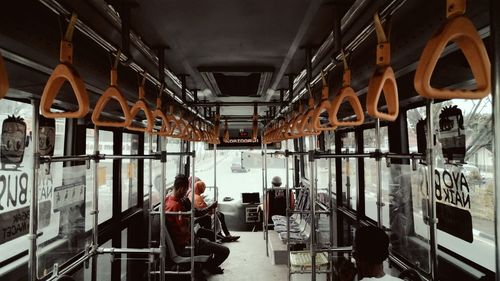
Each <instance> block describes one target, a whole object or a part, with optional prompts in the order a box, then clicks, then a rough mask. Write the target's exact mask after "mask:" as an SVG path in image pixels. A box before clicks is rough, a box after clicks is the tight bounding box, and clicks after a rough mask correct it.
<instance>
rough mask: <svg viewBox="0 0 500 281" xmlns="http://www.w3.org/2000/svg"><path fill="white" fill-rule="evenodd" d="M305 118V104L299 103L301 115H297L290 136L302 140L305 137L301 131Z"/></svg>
mask: <svg viewBox="0 0 500 281" xmlns="http://www.w3.org/2000/svg"><path fill="white" fill-rule="evenodd" d="M303 118H304V104H303V103H299V113H297V117H295V120H294V122H293V124H292V125H291V126H290V134H291V135H293V136H294V137H295V138H300V137H303V136H304V135H302V134H301V132H300V131H299V129H300V126H301V124H302V119H303Z"/></svg>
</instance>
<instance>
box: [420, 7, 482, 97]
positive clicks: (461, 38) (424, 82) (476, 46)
mask: <svg viewBox="0 0 500 281" xmlns="http://www.w3.org/2000/svg"><path fill="white" fill-rule="evenodd" d="M465 6H466V0H448V1H447V14H446V16H447V20H446V22H445V23H444V24H443V26H442V27H441V28H439V30H438V32H437V33H436V34H434V35H433V36H432V38H431V39H430V40H429V42H427V45H426V46H425V49H424V51H423V53H422V55H421V57H420V61H419V63H418V66H417V71H416V73H415V80H414V86H415V90H416V91H417V92H418V93H419V94H420V95H421V96H423V97H425V98H429V99H453V98H459V99H481V98H484V97H486V96H487V95H488V94H490V92H491V66H490V59H489V57H488V53H487V52H486V48H485V46H484V43H483V41H482V40H481V37H479V34H478V32H477V30H476V28H475V27H474V24H473V23H472V22H471V21H470V20H469V19H468V18H467V17H466V16H465V15H464V14H465ZM449 42H455V43H457V46H458V47H459V48H460V50H462V52H463V54H464V56H465V58H466V59H467V62H468V63H469V66H470V68H471V71H472V75H473V76H474V78H475V80H476V86H477V89H476V90H466V89H446V88H443V89H438V88H434V87H432V86H431V84H430V81H431V77H432V73H433V72H434V69H435V68H436V64H437V61H438V60H439V58H440V56H441V53H442V52H443V50H444V48H445V47H446V45H447V44H448V43H449Z"/></svg>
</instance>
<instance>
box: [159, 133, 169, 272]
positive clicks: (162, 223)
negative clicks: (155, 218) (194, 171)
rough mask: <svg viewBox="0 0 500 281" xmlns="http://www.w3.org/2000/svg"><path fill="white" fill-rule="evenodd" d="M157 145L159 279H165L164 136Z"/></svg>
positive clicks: (165, 143)
mask: <svg viewBox="0 0 500 281" xmlns="http://www.w3.org/2000/svg"><path fill="white" fill-rule="evenodd" d="M158 146H159V147H160V149H161V185H160V188H161V191H160V281H165V258H166V255H167V247H166V244H165V243H166V241H165V239H166V233H165V231H167V228H166V226H165V188H166V176H167V174H166V170H167V150H166V148H167V141H166V138H165V137H160V140H159V144H158Z"/></svg>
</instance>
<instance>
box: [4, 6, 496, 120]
mask: <svg viewBox="0 0 500 281" xmlns="http://www.w3.org/2000/svg"><path fill="white" fill-rule="evenodd" d="M44 1H49V2H57V3H59V4H61V5H63V6H64V7H65V8H66V9H67V10H69V11H73V10H74V11H77V12H78V15H79V18H80V19H81V20H82V21H83V22H84V23H85V24H87V25H88V26H89V27H90V28H91V29H93V30H94V31H95V32H96V33H97V34H99V35H100V36H102V37H103V38H105V39H106V40H107V41H108V42H110V43H111V44H112V45H113V46H120V45H121V34H120V26H119V25H117V24H116V23H115V22H113V20H112V17H111V16H110V15H109V13H110V11H113V9H112V8H110V7H111V6H112V7H114V9H115V10H119V5H120V2H119V1H117V0H114V1H112V2H105V1H104V0H88V1H83V0H81V1H71V0H57V1H56V0H44ZM394 2H396V3H403V5H401V6H400V8H398V10H397V11H396V13H395V14H394V15H393V18H392V32H391V42H392V46H391V49H392V63H393V68H394V70H395V71H396V76H397V78H398V86H399V92H400V99H401V100H402V101H403V104H404V102H405V101H406V102H408V101H411V100H412V99H414V97H415V96H416V93H415V91H414V89H413V83H412V81H413V75H414V70H415V68H416V62H417V61H418V59H419V56H420V54H421V51H422V49H423V47H424V45H425V43H426V41H427V40H428V38H430V37H431V35H432V33H433V32H434V31H435V30H436V29H437V28H438V27H439V25H440V24H441V23H442V22H443V20H444V3H445V1H444V0H443V1H430V2H429V1H419V0H406V1H398V0H380V1H369V0H366V1H365V0H356V2H355V3H356V4H354V5H353V3H354V0H352V1H351V0H341V1H339V0H317V1H304V0H274V1H235V0H220V1H174V0H149V1H136V5H135V7H134V8H133V9H132V10H131V29H132V31H133V32H134V33H135V34H137V35H138V37H139V38H140V39H141V40H142V41H143V42H144V43H145V44H146V45H147V46H148V47H149V48H151V49H154V48H156V47H158V46H160V45H163V46H168V48H169V49H168V50H167V51H166V53H165V54H166V67H167V68H168V69H169V70H171V71H172V72H173V73H174V74H176V75H180V74H186V75H189V76H188V77H187V78H186V81H187V87H188V89H190V90H193V89H198V92H199V97H200V98H201V99H204V98H206V99H208V100H209V101H222V102H224V101H231V102H234V101H255V100H260V101H268V100H270V99H276V98H277V97H278V96H279V95H276V94H275V93H274V92H275V91H276V90H279V89H280V88H286V87H287V84H288V79H287V77H286V76H285V74H287V73H295V74H298V73H300V71H302V70H303V69H304V68H305V66H306V60H305V55H304V54H305V50H304V48H305V47H306V46H312V47H313V50H314V51H316V50H317V48H318V46H319V45H320V44H321V43H322V42H323V41H324V40H325V39H326V38H327V36H328V35H329V34H330V32H331V30H332V26H333V16H332V15H333V9H334V7H336V8H337V9H339V10H338V11H339V12H340V14H341V15H345V14H346V13H347V14H349V13H350V12H352V11H353V10H362V11H361V13H358V14H356V17H355V18H352V19H346V17H347V16H346V17H344V18H343V22H344V23H345V21H346V20H350V21H351V23H350V24H348V25H347V24H346V25H345V26H343V40H342V41H343V42H342V44H343V45H348V44H349V43H350V42H352V41H353V40H355V39H356V38H357V37H358V35H359V34H360V32H361V31H362V30H364V29H365V27H366V26H368V25H369V24H370V23H371V21H372V18H371V16H372V15H373V13H374V12H375V11H376V10H378V9H379V8H380V7H385V6H387V5H389V4H391V3H394ZM334 4H335V5H334ZM468 4H469V5H468V7H467V8H468V9H467V15H468V16H469V17H470V18H471V19H472V21H473V22H474V24H475V25H476V27H477V28H478V29H479V30H480V32H481V34H482V36H483V37H484V38H485V40H486V41H488V36H489V28H488V14H489V11H488V1H487V0H477V1H468ZM109 5H111V6H109ZM9 9H11V10H12V11H13V12H12V13H5V14H3V16H2V17H0V47H1V48H2V49H4V50H7V51H9V52H13V53H15V54H17V55H19V56H20V57H22V58H25V59H28V60H29V61H31V62H35V63H36V65H38V66H41V68H40V67H33V65H31V64H29V63H28V64H27V65H24V66H22V64H24V63H23V61H22V60H17V61H16V62H15V63H14V62H13V60H12V59H10V58H8V57H7V58H6V61H7V70H8V72H9V79H10V82H11V86H12V88H16V89H18V90H22V91H25V92H28V93H32V94H33V95H35V96H36V95H39V94H40V93H41V92H42V91H43V87H44V84H45V82H46V80H47V78H48V75H49V74H50V71H51V69H52V68H53V67H54V66H55V65H56V64H57V63H58V50H59V40H60V38H61V34H62V30H64V27H65V21H64V20H62V19H61V18H60V17H58V16H57V15H56V14H55V13H54V12H53V11H51V10H50V9H48V8H47V7H46V6H45V5H43V4H41V3H40V2H39V1H36V0H22V1H13V2H10V3H9ZM14 11H15V12H14ZM74 45H75V50H74V52H75V54H74V63H75V65H76V66H77V69H78V71H79V72H80V74H81V76H82V77H83V78H84V80H85V82H86V84H87V88H88V90H89V92H90V97H91V100H92V104H94V103H95V101H96V100H97V98H98V97H99V95H100V94H101V93H102V91H103V90H104V89H105V88H106V87H107V85H108V83H109V69H110V65H111V57H110V54H109V53H108V52H107V51H105V50H103V49H102V47H101V46H99V45H98V44H97V43H96V42H94V41H93V40H91V39H90V38H89V37H87V36H86V35H84V34H82V33H81V32H75V35H74ZM375 45H376V41H375V37H374V35H373V34H371V35H370V36H368V37H366V38H365V39H364V40H362V41H361V42H360V43H359V44H358V46H357V47H356V48H355V50H354V52H353V53H352V54H351V55H350V59H349V61H350V66H351V69H352V77H353V81H352V85H353V88H354V89H356V90H357V91H359V92H358V93H359V94H360V95H361V99H362V103H363V100H364V93H365V92H366V87H367V84H368V79H369V77H370V75H371V74H372V71H373V60H374V57H375V48H374V47H375ZM486 46H488V44H486ZM131 54H132V56H133V59H134V61H135V62H136V63H137V64H138V65H140V66H142V67H143V68H144V69H146V70H147V71H148V72H149V73H152V74H153V75H154V76H157V72H158V70H157V66H156V63H155V62H154V61H152V60H151V59H150V58H148V57H147V56H145V55H144V52H142V51H141V50H140V48H138V47H137V46H136V45H133V44H132V45H131ZM334 56H335V54H334V53H333V50H332V49H330V50H328V51H327V52H326V54H325V55H324V56H323V57H321V58H319V59H318V60H316V61H315V63H314V64H313V75H316V74H318V73H319V70H320V69H321V68H322V67H324V66H325V65H326V64H328V63H330V62H331V61H332V58H333V57H334ZM439 64H440V66H441V67H440V70H438V71H437V72H436V74H435V76H434V81H436V82H437V83H439V84H442V85H443V86H449V85H453V84H455V83H457V82H458V81H466V83H467V82H470V79H471V75H470V71H469V70H468V68H467V63H466V61H465V59H464V58H463V56H462V55H461V53H460V52H451V54H450V55H447V56H446V57H445V58H444V59H442V60H440V62H439ZM336 65H337V66H336V67H335V68H334V70H333V71H331V72H330V73H329V83H330V86H331V90H330V96H333V95H334V93H336V92H337V90H338V88H339V87H340V85H341V83H340V79H341V72H342V67H340V66H341V64H340V63H339V62H336ZM34 69H35V70H34ZM447 69H453V71H447ZM264 77H266V79H264ZM138 79H139V77H138V74H137V73H135V72H134V71H133V70H131V69H130V68H128V67H127V66H120V67H119V85H120V87H121V89H122V91H123V93H124V95H125V96H126V98H127V99H128V100H129V101H134V100H135V99H136V97H137V85H138ZM210 79H213V81H215V82H216V84H217V86H218V88H219V89H218V90H219V91H217V89H214V88H215V87H214V85H211V83H210V81H211V80H210ZM263 80H265V81H263ZM262 84H265V88H264V89H260V92H259V86H262ZM146 86H147V88H146V96H147V99H148V100H149V102H150V105H153V104H154V99H155V96H156V95H157V92H158V91H157V89H156V87H155V86H153V85H152V84H149V83H148V84H146ZM167 87H168V88H169V89H171V91H172V92H173V93H174V94H176V95H178V96H180V95H181V93H180V88H179V87H178V86H176V85H175V84H173V82H172V81H169V80H168V79H167ZM303 87H304V83H303V82H302V83H300V84H299V87H297V88H298V89H297V91H298V90H300V89H301V88H303ZM260 88H262V87H260ZM63 91H68V92H69V90H65V89H63ZM61 101H63V102H64V101H66V102H69V103H71V94H69V93H68V94H67V95H63V98H62V100H61ZM61 105H62V106H64V103H62V104H61ZM264 110H267V108H262V109H261V111H260V113H261V114H263V113H264ZM252 112H253V108H252V107H250V106H249V107H227V108H222V111H221V113H222V114H224V115H246V116H248V115H251V114H252ZM110 113H113V109H111V110H110ZM341 114H343V115H350V114H351V112H350V111H349V110H348V109H344V108H341ZM231 124H232V126H243V125H242V124H238V123H231ZM245 126H249V124H248V123H246V125H245Z"/></svg>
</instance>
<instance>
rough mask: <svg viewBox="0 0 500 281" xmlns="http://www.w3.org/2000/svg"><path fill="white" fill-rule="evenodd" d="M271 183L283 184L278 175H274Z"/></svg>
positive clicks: (278, 185) (274, 184)
mask: <svg viewBox="0 0 500 281" xmlns="http://www.w3.org/2000/svg"><path fill="white" fill-rule="evenodd" d="M271 184H272V185H273V186H275V187H280V186H281V178H280V177H278V176H275V177H273V180H272V181H271Z"/></svg>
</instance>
